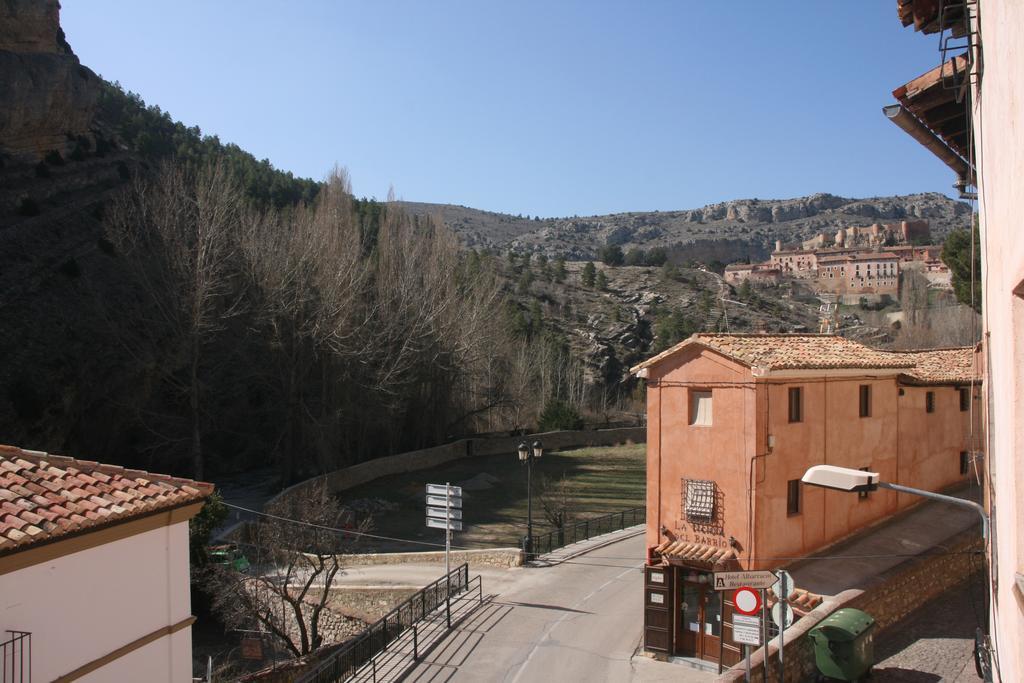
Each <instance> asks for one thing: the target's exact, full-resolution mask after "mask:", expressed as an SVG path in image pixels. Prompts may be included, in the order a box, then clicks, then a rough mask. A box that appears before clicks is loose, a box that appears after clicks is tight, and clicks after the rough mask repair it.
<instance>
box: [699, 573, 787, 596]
mask: <svg viewBox="0 0 1024 683" xmlns="http://www.w3.org/2000/svg"><path fill="white" fill-rule="evenodd" d="M778 580H779V577H778V576H776V575H775V573H774V572H770V571H768V570H767V569H763V570H759V571H751V572H715V578H714V584H713V586H714V589H715V590H716V591H730V590H735V589H736V588H743V587H744V586H747V587H749V588H771V587H772V586H773V585H774V584H775V582H776V581H778Z"/></svg>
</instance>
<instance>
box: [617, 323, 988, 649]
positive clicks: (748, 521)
mask: <svg viewBox="0 0 1024 683" xmlns="http://www.w3.org/2000/svg"><path fill="white" fill-rule="evenodd" d="M633 372H634V373H635V374H637V375H638V376H640V377H642V378H644V379H646V381H647V425H648V427H647V429H648V435H647V531H646V534H647V536H646V538H647V548H648V551H647V555H648V556H647V569H646V572H647V581H646V590H645V597H644V600H645V647H647V649H649V650H652V651H654V652H657V653H662V654H665V655H683V656H692V657H698V658H701V659H705V660H709V661H720V662H721V663H722V664H724V665H726V666H729V665H731V664H734V663H736V662H737V661H739V649H738V648H737V647H735V646H733V645H732V638H731V636H730V634H729V633H728V629H729V628H730V624H731V618H730V613H731V604H730V603H729V601H728V599H727V597H728V596H726V595H725V594H723V593H719V592H715V591H713V590H711V585H710V583H711V582H710V573H711V572H713V571H716V570H717V571H725V570H738V569H761V568H770V567H781V566H784V565H786V564H789V563H790V562H791V561H792V560H795V559H797V558H800V557H802V556H804V555H807V554H808V553H811V552H812V551H815V550H817V549H820V548H822V547H823V546H826V545H828V544H830V543H833V542H835V541H838V540H839V539H842V538H844V537H846V536H848V535H850V534H851V533H853V532H855V531H857V530H859V529H862V528H863V527H865V526H867V525H870V524H872V523H873V522H876V521H878V520H880V519H882V518H884V517H886V516H889V515H892V514H893V513H895V512H897V511H898V510H900V509H902V508H904V507H907V506H909V505H911V504H913V502H914V501H913V500H912V499H911V498H910V497H909V496H900V497H898V496H897V494H895V493H893V492H891V491H876V492H872V493H870V494H866V495H863V496H861V495H851V494H846V493H840V492H835V491H826V490H824V489H820V488H805V487H804V485H803V484H802V483H801V482H800V478H801V477H802V476H803V474H804V472H805V471H806V470H807V468H808V467H810V466H812V465H818V464H831V465H840V466H844V467H855V468H866V469H870V470H871V471H877V472H879V473H880V474H881V475H882V477H883V479H884V480H885V481H889V482H894V483H903V484H910V485H913V486H916V487H919V488H925V489H931V490H940V489H943V488H946V487H949V486H950V485H953V484H957V483H959V482H961V481H962V480H964V479H965V477H966V476H968V474H969V472H970V470H971V467H972V464H973V460H972V458H971V455H970V450H971V449H970V438H971V435H972V428H971V415H974V413H972V412H971V411H970V405H971V401H970V391H972V386H973V384H974V380H973V378H974V377H975V376H976V371H975V367H974V349H973V348H969V347H968V348H958V349H944V350H934V351H919V352H892V351H882V350H876V349H872V348H869V347H867V346H864V345H863V344H860V343H858V342H855V341H852V340H848V339H844V338H842V337H836V336H830V335H788V334H787V335H750V334H718V335H705V334H698V335H694V336H693V337H691V338H689V339H688V340H686V341H684V342H683V343H681V344H679V345H677V346H675V347H673V348H671V349H669V350H667V351H665V352H664V353H661V354H659V355H657V356H655V357H653V358H651V359H649V360H648V361H646V362H644V363H641V364H640V365H638V366H636V367H635V368H633ZM723 635H724V637H723Z"/></svg>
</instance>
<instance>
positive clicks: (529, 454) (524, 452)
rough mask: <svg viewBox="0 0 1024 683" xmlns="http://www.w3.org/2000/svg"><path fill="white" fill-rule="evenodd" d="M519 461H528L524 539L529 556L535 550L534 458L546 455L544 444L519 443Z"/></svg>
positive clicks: (524, 546) (524, 545)
mask: <svg viewBox="0 0 1024 683" xmlns="http://www.w3.org/2000/svg"><path fill="white" fill-rule="evenodd" d="M516 450H518V451H519V462H523V463H526V538H525V539H523V550H524V551H525V552H526V555H527V558H529V555H530V553H532V552H533V491H532V482H533V459H534V458H540V457H541V456H542V455H544V444H542V443H541V442H540V441H534V442H533V446H527V445H526V442H525V441H523V442H522V443H520V444H519V448H518V449H516Z"/></svg>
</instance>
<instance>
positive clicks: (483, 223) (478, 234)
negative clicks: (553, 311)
mask: <svg viewBox="0 0 1024 683" xmlns="http://www.w3.org/2000/svg"><path fill="white" fill-rule="evenodd" d="M406 207H407V208H408V209H409V210H410V211H412V212H414V213H417V214H427V215H436V216H440V217H441V218H442V219H443V220H444V222H445V223H446V224H447V225H449V226H450V227H451V228H452V229H453V230H454V231H455V232H456V233H457V234H458V235H459V237H460V239H461V240H462V242H463V243H464V244H465V245H466V246H467V247H473V248H478V249H480V248H487V249H494V250H498V251H504V250H506V249H515V250H517V251H521V252H532V253H544V254H547V255H548V256H557V255H562V256H565V257H566V258H568V259H570V260H585V259H592V258H595V257H596V255H597V251H598V250H599V249H600V248H601V247H602V246H605V245H615V244H617V245H621V246H622V247H623V248H624V249H628V248H630V247H639V248H644V249H647V248H651V247H665V248H669V249H675V250H678V251H681V252H683V253H686V254H688V257H689V258H696V259H698V260H706V261H710V260H713V259H718V260H721V261H725V262H728V261H730V260H734V259H737V258H745V257H748V256H749V257H752V258H758V259H759V258H763V257H764V256H765V255H766V254H767V253H768V252H770V250H771V249H772V248H773V246H774V244H775V241H776V240H782V241H783V242H787V243H788V242H796V241H799V240H801V239H808V238H810V237H813V236H814V235H816V234H817V233H819V232H822V231H834V230H836V229H837V228H839V227H849V226H857V225H870V224H872V223H875V222H887V221H895V220H901V219H910V218H926V219H928V220H929V222H930V223H931V227H932V236H933V239H934V240H935V241H941V240H942V239H943V238H944V237H945V236H946V234H948V233H949V231H950V230H952V229H954V228H959V227H965V226H966V225H968V223H969V220H970V207H969V206H968V205H967V204H966V203H964V202H958V201H955V200H953V199H950V198H949V197H946V196H945V195H942V194H938V193H934V192H932V193H925V194H914V195H906V196H894V197H871V198H867V199H849V198H846V197H837V196H835V195H830V194H816V195H812V196H810V197H800V198H797V199H737V200H734V201H730V202H721V203H718V204H709V205H707V206H704V207H702V208H699V209H689V210H682V211H639V212H630V213H617V214H610V215H606V216H584V217H579V216H573V217H572V218H543V219H538V218H529V217H526V218H523V217H520V216H511V215H508V214H501V213H494V212H490V211H480V210H477V209H470V208H467V207H464V206H454V205H451V204H423V203H416V202H408V203H406Z"/></svg>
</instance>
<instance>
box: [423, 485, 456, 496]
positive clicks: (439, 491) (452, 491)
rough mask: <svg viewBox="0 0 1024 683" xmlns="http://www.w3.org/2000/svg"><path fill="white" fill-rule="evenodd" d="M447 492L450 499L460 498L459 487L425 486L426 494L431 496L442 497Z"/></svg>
mask: <svg viewBox="0 0 1024 683" xmlns="http://www.w3.org/2000/svg"><path fill="white" fill-rule="evenodd" d="M446 491H447V493H448V495H450V496H451V497H452V498H461V497H462V487H461V486H445V485H444V484H427V493H428V494H429V495H433V496H443V495H445V492H446Z"/></svg>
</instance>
